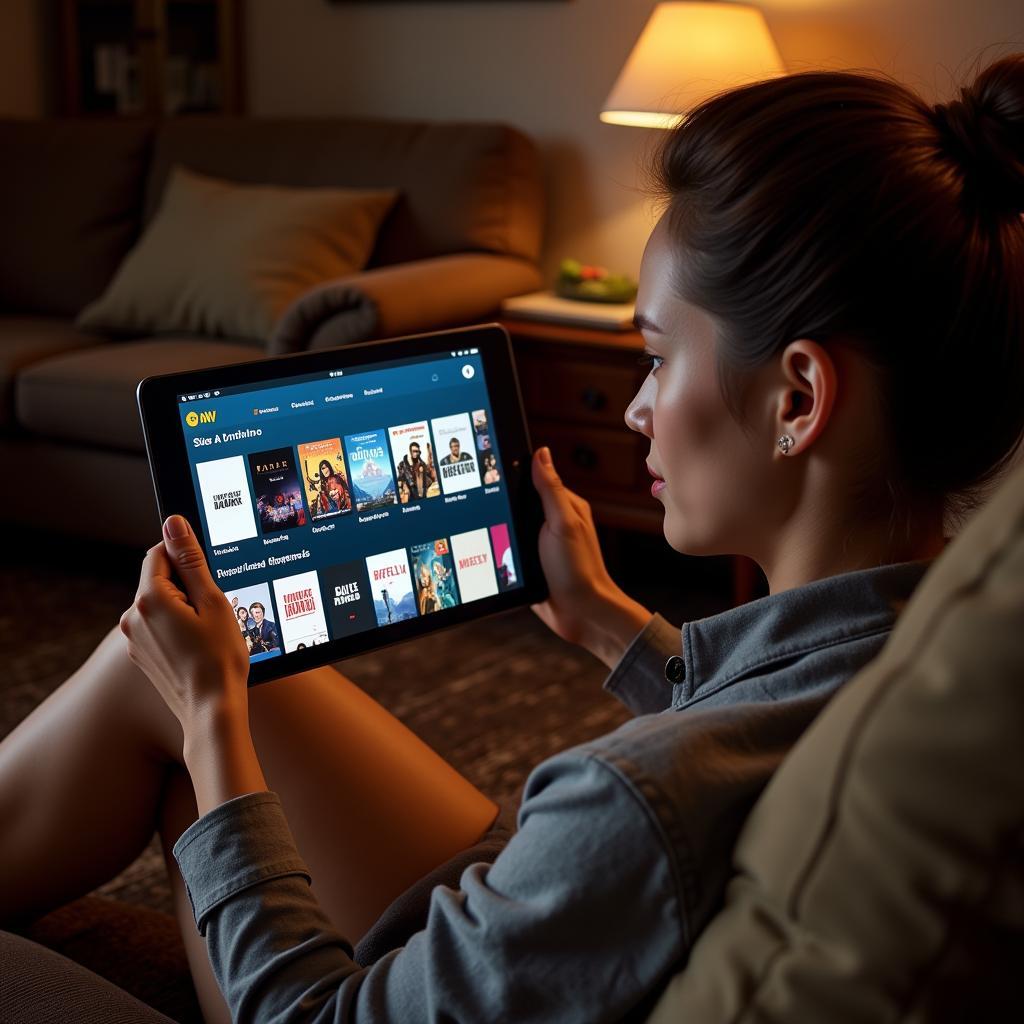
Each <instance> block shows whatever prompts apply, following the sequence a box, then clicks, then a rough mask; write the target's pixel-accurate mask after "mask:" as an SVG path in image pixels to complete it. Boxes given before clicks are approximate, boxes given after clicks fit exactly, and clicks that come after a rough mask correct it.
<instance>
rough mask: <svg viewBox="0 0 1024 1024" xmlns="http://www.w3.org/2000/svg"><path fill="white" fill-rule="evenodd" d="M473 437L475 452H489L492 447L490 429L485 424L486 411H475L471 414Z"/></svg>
mask: <svg viewBox="0 0 1024 1024" xmlns="http://www.w3.org/2000/svg"><path fill="white" fill-rule="evenodd" d="M471 415H472V418H473V437H474V438H475V439H476V450H477V451H478V452H486V451H490V450H491V449H492V448H493V447H494V446H493V445H492V444H491V428H490V426H489V425H488V423H487V410H486V409H477V410H476V411H475V412H473V413H472V414H471Z"/></svg>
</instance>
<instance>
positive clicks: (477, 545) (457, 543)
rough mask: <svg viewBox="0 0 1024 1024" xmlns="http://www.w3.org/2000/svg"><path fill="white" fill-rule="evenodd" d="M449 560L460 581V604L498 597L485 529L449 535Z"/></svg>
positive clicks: (492, 559)
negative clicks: (450, 556)
mask: <svg viewBox="0 0 1024 1024" xmlns="http://www.w3.org/2000/svg"><path fill="white" fill-rule="evenodd" d="M451 542H452V556H453V558H454V561H455V573H456V577H457V579H458V581H459V593H460V594H461V596H462V603H463V604H466V603H468V602H469V601H477V600H479V599H480V598H481V597H490V596H491V595H492V594H496V593H498V581H497V579H496V578H495V575H494V558H493V556H492V555H491V542H490V540H489V539H488V536H487V530H486V529H479V530H470V531H469V532H468V533H456V534H453V535H452V538H451Z"/></svg>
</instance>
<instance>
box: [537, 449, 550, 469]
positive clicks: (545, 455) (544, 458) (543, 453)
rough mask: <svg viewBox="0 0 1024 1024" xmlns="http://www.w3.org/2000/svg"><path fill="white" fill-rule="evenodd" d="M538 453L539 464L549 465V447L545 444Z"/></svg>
mask: <svg viewBox="0 0 1024 1024" xmlns="http://www.w3.org/2000/svg"><path fill="white" fill-rule="evenodd" d="M538 455H539V456H540V461H541V465H544V466H550V465H551V449H550V448H549V447H548V446H547V445H545V446H544V447H543V448H541V449H539V451H538Z"/></svg>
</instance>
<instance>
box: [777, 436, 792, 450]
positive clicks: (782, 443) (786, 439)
mask: <svg viewBox="0 0 1024 1024" xmlns="http://www.w3.org/2000/svg"><path fill="white" fill-rule="evenodd" d="M795 443H796V442H795V441H794V440H793V438H792V437H791V436H790V435H789V434H783V435H782V437H780V438H779V441H778V445H779V451H781V452H782V454H783V455H788V454H789V449H790V448H792V447H793V445H794V444H795Z"/></svg>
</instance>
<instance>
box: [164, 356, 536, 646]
mask: <svg viewBox="0 0 1024 1024" xmlns="http://www.w3.org/2000/svg"><path fill="white" fill-rule="evenodd" d="M179 399H180V409H179V411H180V414H181V422H182V430H183V431H184V434H185V440H186V444H187V446H188V454H189V461H190V464H191V470H192V482H193V486H194V487H195V490H196V497H197V499H198V505H199V508H200V516H201V519H202V523H201V526H202V531H203V535H204V538H205V542H206V544H205V546H206V551H207V555H208V556H209V560H210V570H211V572H212V573H213V577H214V579H215V580H216V581H217V584H218V586H219V587H220V588H221V590H223V591H224V593H225V595H226V597H227V600H228V601H229V602H230V603H231V606H232V609H233V611H234V614H235V618H236V620H237V622H238V628H239V631H240V632H241V633H242V635H243V636H244V638H245V642H246V645H247V647H248V648H249V655H250V659H251V660H252V661H262V660H265V659H267V658H275V657H279V656H281V655H283V654H288V653H290V652H291V651H295V650H302V649H303V648H307V647H312V646H314V645H316V644H322V643H327V642H328V641H330V640H338V639H343V638H344V637H347V636H352V635H353V634H356V633H361V632H364V631H366V630H371V629H380V628H386V627H387V626H389V625H390V624H392V623H395V622H402V621H404V620H406V619H413V618H416V617H418V616H421V615H431V614H435V613H438V612H441V613H443V612H444V611H445V609H448V608H454V607H456V606H458V605H460V604H466V603H467V602H470V601H476V600H479V599H480V598H483V597H489V596H491V595H493V594H499V593H501V592H503V591H506V590H510V589H512V588H514V587H519V586H522V581H521V579H520V575H519V559H518V546H517V543H516V538H515V536H514V534H513V530H512V517H511V510H510V506H509V499H508V492H507V489H506V486H505V479H504V467H503V465H502V460H501V451H500V446H499V443H498V438H497V437H496V436H495V434H494V431H493V429H492V422H493V421H492V418H491V403H490V399H489V396H488V392H487V384H486V382H485V380H484V367H483V360H482V358H481V356H480V355H479V353H478V352H477V351H476V350H475V349H468V350H465V351H464V352H456V353H452V355H450V356H449V355H448V354H447V353H445V354H443V355H438V354H436V353H435V354H431V355H429V356H424V357H418V358H415V359H406V360H402V361H392V362H389V363H378V364H374V365H371V366H366V367H358V368H355V369H352V370H337V371H333V372H327V373H320V374H316V375H310V376H308V377H302V378H297V379H293V380H290V381H288V382H287V383H285V384H280V383H275V384H271V385H269V386H258V387H255V388H254V387H252V386H249V387H244V388H229V389H225V390H223V391H215V392H206V393H203V394H201V395H180V396H179Z"/></svg>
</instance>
